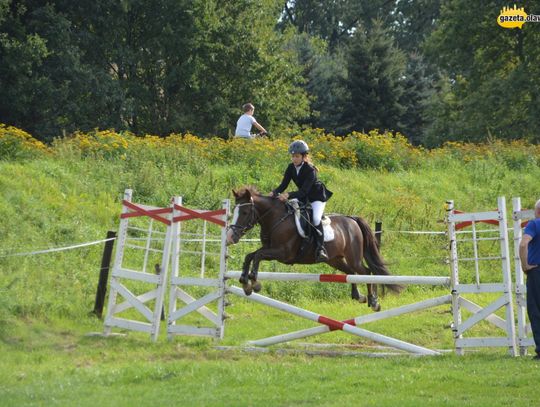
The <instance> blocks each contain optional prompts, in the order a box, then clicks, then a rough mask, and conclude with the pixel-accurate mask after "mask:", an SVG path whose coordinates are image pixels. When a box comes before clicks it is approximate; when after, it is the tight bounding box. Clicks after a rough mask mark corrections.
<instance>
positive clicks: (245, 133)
mask: <svg viewBox="0 0 540 407" xmlns="http://www.w3.org/2000/svg"><path fill="white" fill-rule="evenodd" d="M242 110H243V111H244V114H243V115H242V116H240V118H239V119H238V121H237V122H236V131H235V132H234V136H235V137H240V138H247V139H252V138H255V134H251V127H252V126H255V127H256V128H257V129H259V131H260V133H259V134H260V135H262V136H264V135H265V134H267V133H268V132H267V131H266V130H265V129H264V127H263V126H261V125H260V124H259V123H258V122H257V120H255V118H254V117H253V112H254V111H255V106H253V105H252V104H251V103H246V104H245V105H244V106H242Z"/></svg>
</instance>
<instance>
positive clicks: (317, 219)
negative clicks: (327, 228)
mask: <svg viewBox="0 0 540 407" xmlns="http://www.w3.org/2000/svg"><path fill="white" fill-rule="evenodd" d="M325 206H326V202H321V201H315V202H311V208H312V209H313V226H319V224H320V223H321V219H322V216H323V212H324V207H325Z"/></svg>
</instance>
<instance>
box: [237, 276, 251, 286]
mask: <svg viewBox="0 0 540 407" xmlns="http://www.w3.org/2000/svg"><path fill="white" fill-rule="evenodd" d="M238 282H239V283H240V284H242V285H244V284H249V279H248V277H247V276H240V278H239V279H238Z"/></svg>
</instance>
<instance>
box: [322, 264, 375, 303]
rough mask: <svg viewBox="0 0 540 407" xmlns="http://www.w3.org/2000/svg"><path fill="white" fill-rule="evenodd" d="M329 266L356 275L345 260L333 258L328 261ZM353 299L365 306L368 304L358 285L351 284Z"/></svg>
mask: <svg viewBox="0 0 540 407" xmlns="http://www.w3.org/2000/svg"><path fill="white" fill-rule="evenodd" d="M328 264H329V265H330V266H332V267H334V268H335V269H338V270H339V271H342V272H344V273H345V274H356V273H355V272H354V270H353V269H351V268H350V267H349V265H348V264H347V262H346V261H345V259H343V258H339V257H336V258H333V259H331V260H330V261H328ZM351 298H352V299H353V300H356V301H358V302H359V303H360V304H365V303H366V302H367V298H366V296H365V295H362V294H360V291H358V286H357V285H356V284H351Z"/></svg>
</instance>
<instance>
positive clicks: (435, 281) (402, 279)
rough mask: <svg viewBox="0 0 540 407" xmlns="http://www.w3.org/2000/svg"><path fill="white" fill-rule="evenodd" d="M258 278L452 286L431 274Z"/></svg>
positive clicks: (232, 274) (263, 274) (233, 274)
mask: <svg viewBox="0 0 540 407" xmlns="http://www.w3.org/2000/svg"><path fill="white" fill-rule="evenodd" d="M241 274H242V273H241V272H240V271H228V272H227V273H225V277H227V278H240V275H241ZM257 279H258V280H268V281H313V282H320V283H352V284H364V283H365V284H422V285H442V286H450V278H449V277H430V276H373V275H352V274H348V275H345V274H306V273H273V272H261V273H258V274H257Z"/></svg>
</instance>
